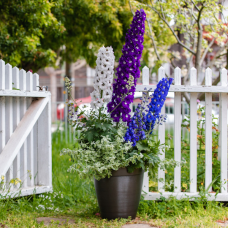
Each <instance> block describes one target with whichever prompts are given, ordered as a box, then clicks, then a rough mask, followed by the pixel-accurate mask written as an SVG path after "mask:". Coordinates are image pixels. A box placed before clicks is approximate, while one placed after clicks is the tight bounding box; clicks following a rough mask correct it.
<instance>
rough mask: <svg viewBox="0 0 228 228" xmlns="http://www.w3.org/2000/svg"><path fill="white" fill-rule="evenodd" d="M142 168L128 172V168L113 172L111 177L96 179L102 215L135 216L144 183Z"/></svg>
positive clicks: (114, 217)
mask: <svg viewBox="0 0 228 228" xmlns="http://www.w3.org/2000/svg"><path fill="white" fill-rule="evenodd" d="M143 173H144V171H143V170H142V169H136V170H135V171H134V172H133V173H128V172H127V169H126V168H120V169H119V170H117V171H113V172H112V176H111V177H110V178H104V179H101V180H99V181H98V180H96V179H94V184H95V189H96V194H97V200H98V204H99V207H100V211H101V217H102V218H106V219H109V220H110V219H116V218H128V217H129V216H131V218H132V219H134V218H135V216H136V213H137V209H138V206H139V200H140V196H141V190H142V183H143Z"/></svg>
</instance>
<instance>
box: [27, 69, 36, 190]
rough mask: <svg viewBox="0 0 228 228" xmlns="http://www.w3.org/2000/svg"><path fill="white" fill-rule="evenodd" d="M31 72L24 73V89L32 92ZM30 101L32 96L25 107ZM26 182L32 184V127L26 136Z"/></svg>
mask: <svg viewBox="0 0 228 228" xmlns="http://www.w3.org/2000/svg"><path fill="white" fill-rule="evenodd" d="M33 79H34V77H33V74H32V72H30V71H28V72H27V73H26V90H27V91H30V92H32V91H33V89H34V83H33ZM31 103H32V98H27V109H28V108H29V106H30V105H31ZM27 143H28V145H27V157H28V163H27V169H28V170H27V184H28V186H33V185H34V145H33V129H32V130H31V132H30V134H29V135H28V138H27Z"/></svg>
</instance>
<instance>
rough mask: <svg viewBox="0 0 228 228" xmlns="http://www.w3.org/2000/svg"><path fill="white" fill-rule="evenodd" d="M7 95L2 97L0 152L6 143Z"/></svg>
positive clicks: (0, 106)
mask: <svg viewBox="0 0 228 228" xmlns="http://www.w3.org/2000/svg"><path fill="white" fill-rule="evenodd" d="M5 125H6V122H5V97H0V154H1V152H2V150H3V148H4V146H5V144H6V132H5V128H6V127H5Z"/></svg>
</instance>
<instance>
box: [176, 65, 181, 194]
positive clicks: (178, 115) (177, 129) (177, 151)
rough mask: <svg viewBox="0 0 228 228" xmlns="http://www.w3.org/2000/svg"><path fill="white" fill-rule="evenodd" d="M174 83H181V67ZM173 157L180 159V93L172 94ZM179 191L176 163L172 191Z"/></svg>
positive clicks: (178, 160) (178, 175)
mask: <svg viewBox="0 0 228 228" xmlns="http://www.w3.org/2000/svg"><path fill="white" fill-rule="evenodd" d="M174 83H175V85H181V69H180V68H178V67H177V68H176V69H175V71H174ZM174 159H175V161H177V162H180V161H181V93H179V92H175V94H174ZM180 191H181V167H180V165H178V166H177V167H175V169H174V192H180Z"/></svg>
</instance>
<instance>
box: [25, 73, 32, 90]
mask: <svg viewBox="0 0 228 228" xmlns="http://www.w3.org/2000/svg"><path fill="white" fill-rule="evenodd" d="M26 90H27V91H29V92H32V91H33V74H32V72H30V71H28V72H27V73H26Z"/></svg>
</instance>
